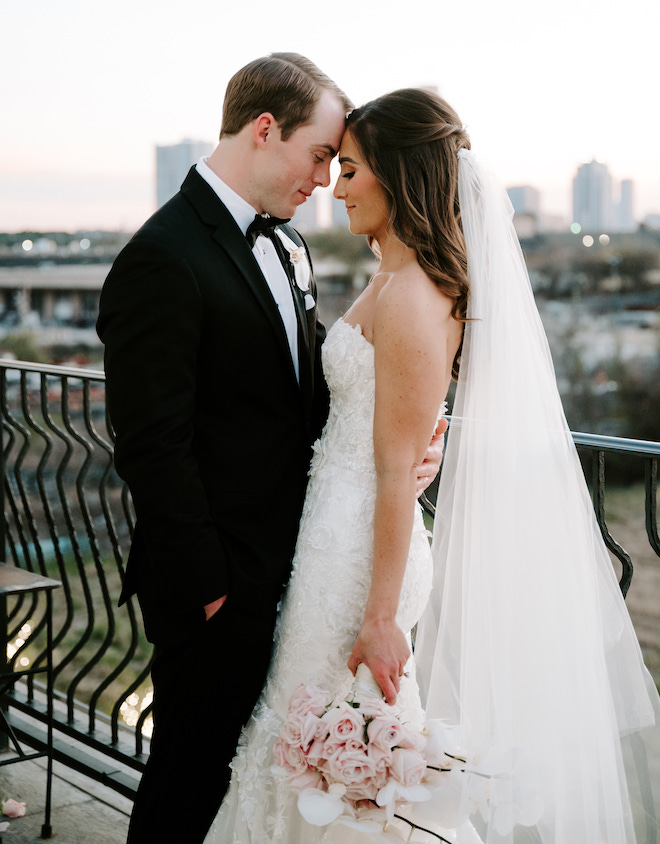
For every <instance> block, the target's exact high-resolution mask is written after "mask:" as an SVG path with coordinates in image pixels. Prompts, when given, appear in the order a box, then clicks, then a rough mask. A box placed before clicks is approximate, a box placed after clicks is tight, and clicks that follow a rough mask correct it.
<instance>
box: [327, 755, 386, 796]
mask: <svg viewBox="0 0 660 844" xmlns="http://www.w3.org/2000/svg"><path fill="white" fill-rule="evenodd" d="M328 761H329V775H330V776H331V777H332V779H333V780H335V781H336V782H340V783H343V784H344V785H345V786H346V791H347V796H349V797H350V799H353V800H359V799H362V798H364V799H367V800H369V799H373V798H374V797H375V796H376V793H377V791H378V788H377V787H376V785H375V784H374V783H373V782H372V781H373V779H374V777H375V776H376V774H377V771H376V765H375V764H374V762H373V760H372V759H370V758H369V757H368V756H367V754H366V752H365V750H363V749H355V748H353V749H351V750H345V749H343V750H340V751H339V753H336V754H335V755H334V756H331V757H330V759H329V760H328Z"/></svg>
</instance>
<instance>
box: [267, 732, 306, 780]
mask: <svg viewBox="0 0 660 844" xmlns="http://www.w3.org/2000/svg"><path fill="white" fill-rule="evenodd" d="M273 755H274V757H275V764H277V765H279V766H280V768H284V770H285V771H286V772H287V774H302V773H303V771H306V770H307V767H308V765H307V757H306V756H305V753H304V752H303V750H302V748H301V747H300V746H299V745H295V744H289V743H288V742H286V741H283V740H282V739H279V741H277V742H276V743H275V747H274V748H273Z"/></svg>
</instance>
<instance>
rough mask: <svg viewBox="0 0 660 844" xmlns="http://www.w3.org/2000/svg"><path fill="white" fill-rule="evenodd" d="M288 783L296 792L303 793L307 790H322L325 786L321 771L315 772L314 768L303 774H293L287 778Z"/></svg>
mask: <svg viewBox="0 0 660 844" xmlns="http://www.w3.org/2000/svg"><path fill="white" fill-rule="evenodd" d="M287 782H288V784H289V785H290V786H291V788H293V789H294V790H295V791H298V792H300V791H303V790H304V789H305V788H320V789H322V786H323V785H325V783H324V780H323V775H322V774H321V772H320V771H314V770H312V768H307V770H306V771H303V772H302V773H301V774H291V775H289V776H288V777H287Z"/></svg>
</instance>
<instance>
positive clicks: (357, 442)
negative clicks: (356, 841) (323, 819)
mask: <svg viewBox="0 0 660 844" xmlns="http://www.w3.org/2000/svg"><path fill="white" fill-rule="evenodd" d="M322 353H323V368H324V375H325V377H326V380H327V382H328V386H329V389H330V411H329V416H328V421H327V423H326V426H325V429H324V431H323V434H322V436H321V438H320V440H319V441H318V442H316V443H315V444H314V455H313V459H312V463H311V467H310V473H309V475H310V478H309V486H308V489H307V496H306V499H305V506H304V509H303V515H302V519H301V523H300V532H299V536H298V543H297V546H296V553H295V557H294V561H293V570H292V575H291V581H290V583H289V586H288V588H287V592H286V594H285V597H284V599H283V601H282V606H281V608H280V616H279V620H278V626H277V630H276V646H275V651H274V656H273V661H272V663H271V669H270V672H269V676H268V681H267V683H266V687H265V689H264V692H263V693H262V696H261V699H260V701H259V703H258V704H257V707H256V709H255V712H254V713H253V717H252V720H251V722H250V724H249V725H248V728H247V729H246V730H245V732H244V735H243V739H242V744H241V747H240V748H239V752H238V755H237V757H236V759H235V760H234V765H233V767H234V774H233V777H232V784H231V786H230V791H229V793H228V795H227V797H226V798H225V802H224V803H223V808H222V809H221V811H220V814H219V815H218V818H217V819H216V821H215V824H214V826H213V828H212V830H211V833H209V837H208V838H207V842H206V844H220V842H221V844H276V842H277V844H314V842H320V841H324V842H325V841H327V842H334V841H335V840H339V839H335V838H334V837H333V836H336V835H339V836H340V838H341V840H342V844H349V842H348V841H346V830H345V829H343V830H342V831H341V832H338V831H337V828H336V827H332V828H330V829H329V830H326V831H325V832H324V831H323V830H322V829H319V828H316V827H310V826H309V825H307V824H306V823H305V822H304V821H303V820H302V818H301V817H300V815H299V813H298V811H297V808H296V801H295V796H293V795H292V793H291V792H290V791H289V790H288V789H287V787H286V786H285V784H284V783H283V782H282V780H281V779H280V778H278V776H277V775H276V774H275V773H274V772H273V771H272V765H273V758H272V747H273V744H274V742H275V740H276V738H277V736H278V734H279V731H280V729H281V726H282V720H283V719H284V717H285V716H286V712H287V708H288V703H289V699H290V697H291V695H292V693H293V692H294V691H295V689H296V688H297V687H298V686H299V685H300V683H303V682H307V681H310V680H311V681H313V682H315V683H316V684H317V685H318V686H319V687H320V688H323V689H326V690H328V691H329V693H330V694H331V695H332V696H333V697H335V698H337V699H341V698H343V697H345V696H346V695H347V693H348V692H349V690H350V686H351V684H352V682H353V676H352V674H351V673H350V671H349V670H348V668H347V662H348V658H349V656H350V653H351V650H352V648H353V643H354V641H355V638H356V636H357V633H358V631H359V628H360V624H361V621H362V616H363V612H364V606H365V603H366V599H367V595H368V592H369V588H370V585H371V560H372V553H373V518H374V506H375V499H376V470H375V465H374V448H373V419H374V401H375V371H374V349H373V346H372V345H371V344H370V343H369V342H368V341H367V340H366V338H365V337H364V336H363V335H362V333H361V330H360V328H359V327H353V326H351V325H349V324H348V323H346V322H344V321H343V320H339V321H338V322H337V323H335V325H334V326H333V327H332V328H331V329H330V331H329V332H328V336H327V338H326V340H325V343H324V344H323V351H322ZM428 536H429V534H428V531H427V530H426V529H425V526H424V522H423V518H422V513H421V509H420V508H419V506H416V511H415V520H414V529H413V535H412V539H411V545H410V553H409V557H408V562H407V565H406V574H405V577H404V582H403V587H402V591H401V598H400V602H399V611H398V614H397V622H398V624H399V626H400V627H401V629H402V630H404V631H405V632H406V633H409V631H410V630H411V629H412V627H413V626H414V625H415V623H416V622H417V620H418V619H419V617H420V615H421V613H422V610H423V609H424V606H425V604H426V602H427V599H428V595H429V592H430V589H431V575H432V572H431V555H430V549H429V541H428ZM407 670H408V672H409V674H410V678H409V679H406V678H403V679H402V683H401V692H400V694H399V697H398V700H397V707H398V710H399V717H401V718H402V719H403V720H405V721H412V722H414V723H416V724H419V725H421V721H422V710H421V705H420V702H419V693H418V689H417V685H416V682H415V680H414V664H413V661H412V657H411V661H410V664H409V666H408V668H407Z"/></svg>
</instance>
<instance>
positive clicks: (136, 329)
mask: <svg viewBox="0 0 660 844" xmlns="http://www.w3.org/2000/svg"><path fill="white" fill-rule="evenodd" d="M351 107H352V106H351V103H350V101H349V100H348V98H347V97H346V95H345V94H343V92H342V91H340V90H339V88H338V87H337V86H336V85H335V83H334V82H332V81H331V80H330V79H329V78H328V77H327V76H326V75H325V74H323V73H322V72H321V71H320V70H319V69H318V68H317V67H316V66H315V65H314V64H312V62H310V61H309V60H307V59H305V58H303V57H302V56H299V55H298V54H292V53H274V54H272V55H271V56H269V57H267V58H261V59H257V60H256V61H253V62H251V63H250V64H248V65H247V66H246V67H244V68H243V69H242V70H240V71H239V72H238V73H237V74H236V75H235V76H234V77H233V78H232V79H231V81H230V82H229V85H228V87H227V92H226V97H225V102H224V108H223V118H222V131H221V134H220V141H219V144H218V146H217V147H216V149H215V151H214V152H213V153H212V154H211V156H210V157H209V158H208V159H207V160H202V161H200V162H199V163H198V164H197V166H196V167H193V168H192V169H191V171H190V173H189V174H188V176H187V178H186V180H185V182H184V183H183V186H182V188H181V191H180V192H179V193H178V194H177V195H176V196H175V197H174V198H173V199H172V200H170V202H168V203H167V204H166V205H165V206H163V207H162V208H161V209H160V210H159V211H157V212H156V213H155V214H154V215H153V216H152V217H151V218H150V219H149V220H148V221H147V222H146V223H145V224H144V226H143V227H142V228H141V229H140V230H139V231H138V232H137V234H136V235H135V236H134V237H133V239H132V240H131V241H130V243H129V244H128V245H127V246H126V248H125V249H124V250H123V251H122V252H121V254H120V255H119V256H118V258H117V260H116V261H115V263H114V265H113V267H112V270H111V272H110V274H109V276H108V278H107V280H106V283H105V285H104V288H103V293H102V296H101V305H100V315H99V320H98V333H99V336H100V338H101V340H102V341H103V343H104V344H105V368H106V378H107V382H106V389H107V401H108V407H109V411H110V417H111V419H112V423H113V426H114V428H115V432H116V447H115V462H116V467H117V471H118V473H119V474H120V476H121V477H122V478H124V480H125V481H126V482H127V483H128V486H129V488H130V490H131V494H132V497H133V501H134V505H135V511H136V515H137V522H136V528H135V535H134V538H133V543H132V547H131V550H130V554H129V559H128V564H127V569H126V576H125V580H124V586H123V591H122V595H121V601H125V600H126V599H127V598H128V597H129V596H130V595H132V594H134V593H137V597H138V600H139V602H140V607H141V610H142V614H143V618H144V624H145V630H146V634H147V637H148V639H149V640H150V641H151V642H153V643H154V663H153V669H152V678H153V684H154V709H153V712H154V725H155V728H154V734H153V738H152V742H151V753H150V757H149V761H148V763H147V768H146V771H145V773H144V776H143V778H142V782H141V784H140V788H139V791H138V794H137V797H136V800H135V806H134V810H133V815H132V818H131V825H130V830H129V836H128V841H129V844H151V842H153V841H158V842H162V844H166V842H169V841H174V840H177V841H184V840H185V841H186V842H189V843H190V844H195V843H196V842H200V844H201V842H202V841H203V839H204V837H205V835H206V832H207V830H208V828H209V826H210V825H211V823H212V821H213V818H214V816H215V814H216V812H217V809H218V807H219V805H220V802H221V800H222V797H223V795H224V792H225V790H226V787H227V783H228V780H229V768H228V763H229V762H230V761H231V759H232V757H233V754H234V750H235V747H236V744H237V741H238V737H239V733H240V730H241V728H242V726H243V724H244V723H245V721H246V720H247V718H248V717H249V714H250V712H251V710H252V707H253V706H254V703H255V702H256V699H257V697H258V695H259V692H260V691H261V688H262V685H263V683H264V679H265V676H266V671H267V668H268V663H269V660H270V654H271V646H272V640H273V626H274V622H275V615H276V608H277V604H278V601H279V598H280V595H281V592H282V589H283V587H284V584H285V583H286V581H287V579H288V576H289V571H290V563H291V558H292V555H293V550H294V545H295V540H296V533H297V529H298V521H299V518H300V513H301V509H302V503H303V498H304V494H305V486H306V479H307V470H308V466H309V460H310V446H311V443H312V442H313V441H314V439H315V438H316V437H317V436H318V434H319V433H320V430H321V428H322V426H323V424H324V421H325V417H326V414H327V399H328V397H327V391H326V387H325V384H324V381H323V376H322V371H321V362H320V349H321V344H322V342H323V339H324V337H325V330H324V328H323V326H322V325H321V324H320V323H318V322H317V320H316V286H315V283H314V278H313V275H312V274H311V268H310V264H309V255H308V253H307V250H306V247H305V244H304V242H303V240H302V239H301V238H300V236H299V235H298V234H297V232H296V231H295V230H294V229H293V228H291V227H290V226H288V225H286V222H285V221H286V220H288V219H289V218H291V217H292V216H293V215H294V214H295V211H296V209H297V207H298V206H299V205H302V204H303V203H304V202H305V201H306V200H307V198H308V197H309V196H310V195H311V193H312V191H313V190H314V189H315V188H316V187H317V186H319V185H324V186H325V185H328V184H329V182H330V161H331V160H332V158H333V157H334V156H335V154H336V153H337V150H338V149H339V144H340V141H341V136H342V133H343V131H344V122H345V116H346V113H347V111H349V110H350V108H351ZM255 215H256V219H255ZM264 215H272V216H273V217H277V218H282V221H280V222H278V224H277V227H276V228H275V229H274V230H273V228H272V227H271V228H270V229H266V230H264V229H265V228H266V226H267V225H268V219H267V218H265V217H264ZM273 222H275V221H273V220H270V223H271V224H272V223H273ZM435 457H436V458H437V454H436V455H435ZM437 468H438V467H437V459H436V460H433V459H432V460H431V462H430V464H429V466H428V467H424V469H423V470H422V472H421V474H425V475H430V476H433V475H434V474H435V472H436V471H437ZM182 793H185V794H186V795H187V798H188V801H189V803H190V804H194V809H192V810H191V811H190V812H189V813H187V814H186V815H185V816H181V813H177V814H175V813H174V812H173V811H172V810H171V809H170V808H169V807H170V806H171V805H172V801H173V798H174V797H175V795H177V796H178V795H180V794H182Z"/></svg>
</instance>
